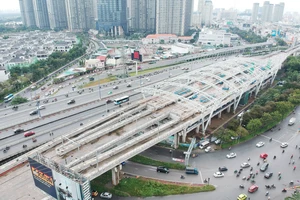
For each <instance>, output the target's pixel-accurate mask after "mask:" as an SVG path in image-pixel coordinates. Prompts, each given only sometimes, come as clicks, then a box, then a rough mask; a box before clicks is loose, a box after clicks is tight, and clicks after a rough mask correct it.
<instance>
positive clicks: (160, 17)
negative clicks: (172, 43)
mask: <svg viewBox="0 0 300 200" xmlns="http://www.w3.org/2000/svg"><path fill="white" fill-rule="evenodd" d="M192 10H193V1H192V0H157V1H156V34H176V35H184V34H185V33H186V32H187V31H188V30H189V28H190V26H191V17H192Z"/></svg>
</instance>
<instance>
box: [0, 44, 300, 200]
mask: <svg viewBox="0 0 300 200" xmlns="http://www.w3.org/2000/svg"><path fill="white" fill-rule="evenodd" d="M297 50H299V49H298V48H297V49H294V50H293V51H291V52H289V53H281V54H279V55H276V56H273V57H271V58H270V59H268V60H260V59H257V58H256V59H255V58H236V59H233V60H229V61H226V62H219V63H215V64H214V65H210V66H207V67H204V68H201V69H199V70H194V71H191V72H189V73H186V74H184V75H181V76H178V77H174V78H171V79H168V80H166V81H163V82H160V83H157V84H154V85H151V86H149V87H144V88H141V89H140V91H141V92H142V93H143V94H144V95H145V98H144V99H143V100H141V101H139V102H130V103H129V104H126V105H125V104H124V105H123V106H122V108H121V110H120V112H111V113H110V114H109V115H107V116H105V117H103V118H101V119H99V120H98V121H96V122H93V123H91V124H88V125H87V126H85V127H80V128H78V129H77V130H75V131H74V132H71V133H68V134H66V135H65V136H63V137H58V138H56V139H54V140H53V141H51V142H48V143H47V144H45V145H43V146H41V147H39V148H37V149H35V150H33V151H32V152H30V153H28V154H26V155H24V156H23V157H20V158H19V159H20V160H22V159H24V158H27V157H28V156H29V155H31V157H33V158H34V159H36V161H38V162H41V163H43V164H45V165H47V166H49V167H50V168H51V169H53V170H56V171H58V172H60V173H61V174H65V175H67V176H68V178H70V179H72V180H73V181H78V182H81V183H83V182H84V184H85V186H86V188H88V187H87V185H88V184H87V183H86V181H87V180H93V179H94V178H96V177H98V176H99V175H101V174H103V173H105V172H106V171H108V170H111V169H112V180H113V184H118V182H119V180H120V177H121V173H120V171H121V169H122V166H121V165H120V163H122V162H123V161H126V160H128V159H129V158H131V157H133V156H135V155H137V154H139V153H140V152H142V151H144V150H146V149H148V148H150V147H151V146H153V145H155V144H157V143H159V142H161V141H163V140H165V139H167V138H169V137H170V136H172V135H174V147H175V148H176V147H177V146H178V142H179V140H180V138H181V140H182V141H183V142H185V141H186V135H187V133H188V132H189V131H191V130H193V129H196V131H200V129H201V130H202V132H203V133H205V130H206V128H207V127H208V125H209V124H210V121H211V119H212V117H214V116H219V117H220V116H221V113H222V112H223V111H225V110H226V111H227V112H230V110H232V111H233V112H235V110H236V109H237V106H238V104H239V102H240V100H241V99H242V98H248V96H250V95H254V96H255V95H257V93H258V91H259V90H260V89H261V88H263V87H266V86H267V85H268V84H271V83H272V82H273V81H274V79H275V76H276V74H277V72H278V70H279V69H280V68H281V64H282V62H283V61H284V60H285V59H286V58H287V56H288V55H289V54H292V53H294V52H296V51H297ZM149 94H150V95H151V96H150V97H146V95H149ZM7 165H8V164H7ZM4 167H5V166H4ZM1 168H3V167H1ZM87 190H88V189H87ZM86 195H87V196H86V199H89V198H90V197H89V196H88V193H87V194H86Z"/></svg>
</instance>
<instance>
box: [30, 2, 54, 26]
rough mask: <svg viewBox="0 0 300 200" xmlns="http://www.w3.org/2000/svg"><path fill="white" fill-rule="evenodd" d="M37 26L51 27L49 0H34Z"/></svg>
mask: <svg viewBox="0 0 300 200" xmlns="http://www.w3.org/2000/svg"><path fill="white" fill-rule="evenodd" d="M32 3H33V10H34V16H35V22H36V26H37V27H38V28H40V29H49V28H50V23H49V16H48V9H47V0H32Z"/></svg>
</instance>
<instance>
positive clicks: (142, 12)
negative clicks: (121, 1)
mask: <svg viewBox="0 0 300 200" xmlns="http://www.w3.org/2000/svg"><path fill="white" fill-rule="evenodd" d="M155 5H156V0H127V12H128V13H127V15H128V17H127V19H128V32H147V33H154V32H155V14H156V12H155V9H156V6H155Z"/></svg>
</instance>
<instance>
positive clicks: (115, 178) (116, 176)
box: [111, 165, 121, 185]
mask: <svg viewBox="0 0 300 200" xmlns="http://www.w3.org/2000/svg"><path fill="white" fill-rule="evenodd" d="M120 171H121V165H120V166H117V167H114V168H112V169H111V178H112V184H113V185H118V184H119V183H120Z"/></svg>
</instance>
